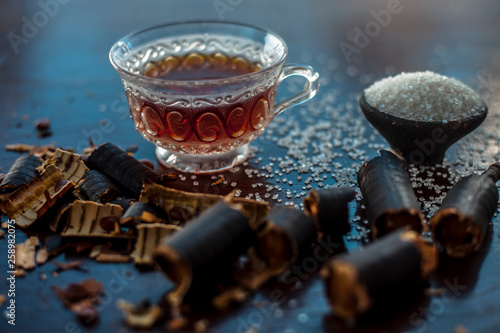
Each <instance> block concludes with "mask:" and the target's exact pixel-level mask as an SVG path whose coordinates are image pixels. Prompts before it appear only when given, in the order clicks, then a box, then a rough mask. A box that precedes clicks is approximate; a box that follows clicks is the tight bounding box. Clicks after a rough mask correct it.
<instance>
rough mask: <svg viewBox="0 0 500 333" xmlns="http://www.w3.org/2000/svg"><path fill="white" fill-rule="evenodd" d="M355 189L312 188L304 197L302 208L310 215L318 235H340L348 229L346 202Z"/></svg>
mask: <svg viewBox="0 0 500 333" xmlns="http://www.w3.org/2000/svg"><path fill="white" fill-rule="evenodd" d="M355 196H356V191H354V190H353V189H352V188H349V187H341V188H332V189H326V190H312V191H311V192H310V193H309V196H308V197H307V198H305V199H304V210H305V211H306V213H307V214H309V215H310V216H312V218H313V219H314V222H315V223H316V228H317V229H318V234H319V236H320V237H327V236H331V237H341V236H342V235H344V234H346V233H347V232H348V231H349V230H350V226H349V207H348V205H347V204H348V203H349V202H350V201H352V200H353V199H354V197H355Z"/></svg>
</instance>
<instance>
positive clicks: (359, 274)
mask: <svg viewBox="0 0 500 333" xmlns="http://www.w3.org/2000/svg"><path fill="white" fill-rule="evenodd" d="M401 230H402V229H401ZM437 254H438V252H437V249H436V248H435V247H434V245H432V244H430V243H427V242H425V241H424V240H422V239H421V238H420V237H419V234H418V233H417V232H415V231H413V230H406V231H398V232H394V233H391V234H389V235H386V236H384V237H382V238H380V239H379V240H377V241H374V242H373V243H371V244H369V245H367V246H366V247H365V248H364V249H362V250H358V251H356V252H352V253H348V254H341V255H338V256H336V257H334V258H333V259H332V260H331V261H329V262H328V263H326V264H325V266H324V268H323V269H322V272H321V273H322V276H323V278H324V281H325V285H326V293H327V296H328V299H329V301H330V305H331V307H332V310H333V312H334V313H335V314H336V315H338V316H340V317H342V318H345V319H353V318H355V317H357V316H358V315H361V314H363V313H366V312H367V311H368V310H370V309H371V308H373V307H374V306H376V305H377V304H378V303H385V302H387V301H388V300H391V299H394V298H398V297H401V295H407V294H409V293H411V292H414V291H415V290H418V288H420V287H421V286H422V284H423V283H422V282H423V281H425V280H426V279H427V278H428V276H429V274H430V273H431V272H432V271H433V270H434V269H435V268H436V267H437V261H438V255H437Z"/></svg>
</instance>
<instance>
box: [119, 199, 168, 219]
mask: <svg viewBox="0 0 500 333" xmlns="http://www.w3.org/2000/svg"><path fill="white" fill-rule="evenodd" d="M167 221H168V214H167V212H165V211H164V210H163V209H161V208H160V207H158V206H154V205H151V204H147V203H145V202H139V201H137V202H134V203H133V204H132V205H131V206H130V207H129V208H128V209H127V210H126V211H125V213H123V216H122V218H121V219H120V224H122V225H134V224H136V223H166V222H167Z"/></svg>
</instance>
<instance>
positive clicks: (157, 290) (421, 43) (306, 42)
mask: <svg viewBox="0 0 500 333" xmlns="http://www.w3.org/2000/svg"><path fill="white" fill-rule="evenodd" d="M41 2H42V3H45V2H47V3H54V2H55V3H59V2H57V0H54V1H49V0H46V1H44V0H42V1H41ZM61 2H64V4H59V5H58V8H56V7H51V10H52V14H53V15H46V18H47V20H46V21H47V22H45V23H46V24H41V25H42V26H40V27H39V28H37V31H31V34H30V35H29V36H27V35H25V36H23V30H22V29H23V24H24V25H26V20H28V21H30V22H33V19H34V18H35V19H38V20H41V21H38V23H39V24H40V23H44V20H43V17H42V16H43V15H42V14H40V11H43V8H42V7H41V6H40V4H39V2H38V1H13V0H12V1H3V2H0V46H1V47H0V137H1V141H0V142H1V144H2V145H4V144H9V143H18V142H23V143H29V144H50V143H52V142H54V143H55V144H56V145H57V146H61V147H75V148H77V149H78V150H79V151H81V150H82V148H83V147H85V146H86V144H87V137H88V136H89V135H92V136H93V139H94V142H95V143H96V144H100V143H103V142H107V141H111V142H113V143H115V144H117V145H120V146H122V147H129V146H132V145H138V146H139V150H138V152H137V154H136V157H138V158H149V159H154V151H153V146H152V144H150V143H148V142H146V141H145V140H143V139H142V138H141V136H140V135H139V134H138V133H137V132H136V131H135V130H134V127H133V124H132V121H131V120H130V119H129V117H128V110H127V108H126V102H125V98H124V93H123V89H122V85H121V82H120V80H119V77H118V74H117V73H115V72H114V70H113V69H112V67H111V65H110V64H109V61H108V51H109V48H110V47H111V45H112V44H113V43H114V42H115V41H116V40H117V39H119V38H120V37H121V36H123V35H125V34H127V33H129V32H131V31H133V30H137V29H140V28H144V27H148V26H151V25H156V24H160V23H164V22H173V21H179V20H192V19H216V20H218V19H222V20H230V21H238V22H245V23H250V24H254V25H259V26H263V27H267V28H269V29H271V30H273V31H275V32H277V33H278V34H280V35H281V36H282V37H283V38H284V39H285V40H286V41H287V43H288V46H289V50H290V53H289V61H288V62H301V63H307V64H310V65H312V66H314V67H315V68H316V69H317V70H318V71H319V72H320V75H321V76H322V87H321V88H320V93H319V94H318V96H316V98H315V101H314V102H313V103H314V104H310V107H308V106H307V104H305V105H303V106H300V107H296V108H294V109H292V110H288V111H287V112H286V113H285V114H283V115H280V116H279V117H278V118H277V119H276V120H275V122H276V124H275V125H273V126H272V127H271V128H270V130H269V131H268V133H267V134H264V135H263V136H262V137H261V138H259V139H258V140H257V141H256V142H255V143H254V147H256V149H257V151H256V154H255V156H253V157H252V158H251V159H250V160H249V161H248V163H247V164H246V165H244V166H241V167H240V168H239V171H235V170H233V172H225V173H224V176H225V178H226V181H227V184H225V185H223V186H221V187H211V186H210V183H211V182H212V181H213V180H212V179H211V177H197V178H196V179H192V178H191V175H185V177H186V178H185V180H182V179H184V178H181V180H179V181H178V182H176V183H175V185H174V186H176V187H179V188H184V189H188V190H191V191H198V192H210V193H221V194H223V193H227V192H229V191H231V190H232V189H234V188H239V189H241V191H242V192H241V196H243V197H244V196H247V195H249V194H252V195H253V197H255V194H256V193H258V194H259V195H260V196H261V197H262V198H265V195H266V193H269V194H270V195H269V196H268V198H266V200H269V201H270V203H271V204H272V205H284V204H285V203H287V204H289V205H299V204H300V202H301V201H302V199H303V196H301V194H300V193H301V192H304V191H306V190H308V188H307V185H308V183H307V179H308V178H309V177H310V176H313V177H312V178H313V179H312V181H311V183H310V185H311V188H318V187H320V186H331V185H334V184H337V183H342V182H345V183H347V184H348V185H349V184H350V185H351V186H354V184H355V178H354V176H353V173H352V170H356V169H357V168H358V167H359V165H360V164H361V163H362V162H363V161H365V160H367V159H369V158H372V157H374V156H376V155H377V154H378V149H380V148H386V147H387V146H386V144H385V142H384V140H383V139H382V138H381V137H380V136H379V135H378V134H377V133H376V132H374V131H373V129H372V128H371V127H370V126H369V124H368V123H367V122H366V121H365V120H364V118H363V117H362V114H361V112H360V111H359V107H358V105H357V98H358V97H359V94H360V93H361V91H362V89H364V88H365V87H367V86H368V85H369V84H370V83H371V82H373V81H374V80H376V79H378V78H381V77H383V76H386V75H387V74H395V73H398V72H401V71H416V70H427V69H431V70H434V71H437V72H439V73H442V74H445V75H449V76H453V77H456V78H458V79H461V80H463V81H464V82H466V83H467V84H469V85H471V86H472V87H473V88H475V89H476V90H478V92H480V94H481V95H482V96H483V98H484V99H485V100H486V102H487V104H488V105H489V108H490V114H489V116H488V118H487V120H486V122H485V124H483V126H482V127H481V128H480V131H478V132H477V133H476V134H475V135H473V136H472V137H471V138H468V139H467V140H466V141H464V142H463V143H461V144H457V145H455V146H454V147H452V148H451V149H450V151H449V152H448V153H447V159H448V164H446V166H445V168H444V169H443V170H441V171H442V172H443V173H449V174H450V175H452V176H453V175H457V174H458V175H462V174H467V173H470V172H472V171H473V168H474V167H478V169H484V167H485V166H486V165H488V163H492V162H493V161H494V160H498V149H499V148H498V144H499V142H498V134H497V133H498V128H499V126H500V123H499V117H498V114H499V113H500V109H499V107H500V81H499V80H500V76H499V74H500V72H499V71H500V61H499V59H500V21H499V20H498V16H499V14H500V3H496V2H493V1H486V0H484V1H474V2H468V1H465V0H447V1H410V0H401V5H400V7H398V8H401V13H399V14H396V15H392V17H391V19H390V20H389V21H388V24H386V26H385V27H381V29H380V32H379V33H377V34H375V35H374V36H373V37H371V38H370V41H369V43H368V42H367V43H366V44H367V45H366V46H364V47H363V48H360V49H358V51H359V52H358V54H357V55H356V57H354V59H352V62H351V63H350V64H349V63H348V61H347V59H346V57H344V55H343V54H342V52H341V49H340V47H339V45H340V44H341V43H342V42H346V43H350V44H351V45H352V44H353V43H352V42H351V41H349V36H351V34H352V31H353V29H354V28H355V27H360V28H361V29H364V28H365V26H366V24H367V23H369V22H370V21H373V20H374V17H373V15H372V14H371V11H372V10H375V11H377V12H378V11H380V10H382V9H386V8H387V5H386V4H385V2H384V1H371V2H368V1H352V0H349V1H348V0H342V1H340V0H339V1H320V0H314V1H307V2H306V1H285V0H280V1H272V2H267V1H255V0H253V1H250V0H241V1H228V0H221V1H194V0H193V1H164V0H163V1H159V0H158V1H143V2H138V1H131V0H126V1H116V0H115V1H97V0H89V1H76V0H69V1H61ZM221 3H222V4H226V6H225V7H219V13H218V11H217V9H216V8H217V5H219V6H220V4H221ZM220 8H225V9H220ZM224 10H225V11H224ZM222 11H223V12H222ZM219 14H220V15H219ZM37 15H38V16H37ZM40 15H42V16H40ZM23 17H24V18H25V20H24V21H22V18H23ZM10 32H14V33H15V34H17V35H18V36H19V37H20V38H25V39H24V40H23V43H21V44H19V45H18V50H17V52H15V47H13V46H12V44H11V43H10V42H9V38H8V37H9V36H11V38H12V36H13V35H12V34H10V35H9V33H10ZM295 87H296V83H295V82H291V83H286V84H284V85H283V87H282V89H280V94H281V95H285V94H287V91H288V90H291V91H292V90H293V89H295ZM332 107H333V108H335V110H333V111H332V109H331V108H332ZM42 117H49V118H50V119H51V121H52V130H53V133H54V134H53V136H51V137H48V138H42V139H40V138H38V137H37V135H36V131H35V129H34V127H33V121H34V120H36V119H38V118H42ZM321 122H324V123H325V124H327V125H325V126H327V128H328V126H330V127H331V128H332V131H334V132H335V133H338V134H339V135H340V137H339V138H338V140H340V142H341V145H336V144H335V142H334V141H333V142H332V143H333V144H331V145H325V144H321V137H316V138H315V140H316V141H314V140H313V142H311V143H310V145H311V147H310V149H309V150H308V152H307V153H305V155H304V156H305V157H306V159H308V160H312V159H313V157H314V155H316V156H319V157H321V156H323V155H322V154H324V153H325V151H322V149H327V150H328V153H329V154H330V153H331V152H332V151H333V152H335V153H338V156H337V157H335V158H331V155H330V159H329V160H328V163H330V164H331V166H332V170H331V171H329V172H321V173H320V176H321V179H320V178H317V179H316V180H315V179H314V178H315V177H314V176H316V175H313V173H314V170H313V171H311V170H305V171H304V173H302V174H298V173H297V172H296V171H292V172H291V173H290V174H284V175H281V176H280V175H279V173H280V172H281V171H279V164H280V160H274V158H278V157H282V158H283V160H292V164H293V163H295V165H297V164H298V162H297V158H295V160H294V157H290V156H291V155H290V151H289V150H288V149H287V148H286V144H280V141H279V140H278V139H282V138H284V137H286V136H287V135H288V134H289V133H291V132H293V131H294V128H289V127H287V126H288V125H289V124H292V125H293V124H297V123H298V124H301V126H303V127H302V128H303V129H304V130H306V129H307V128H310V126H312V125H311V124H313V125H314V124H318V123H321ZM103 124H107V125H106V126H104V127H103ZM308 126H309V127H308ZM299 128H301V127H299ZM298 132H299V133H300V130H298ZM294 133H295V134H294V135H296V136H300V135H298V134H297V132H294ZM273 138H274V139H275V140H273ZM276 138H278V139H276ZM355 138H358V139H359V138H361V139H363V138H365V139H366V141H364V142H361V144H360V145H359V146H358V149H359V154H354V155H353V154H351V153H353V151H351V150H349V149H347V150H346V147H348V146H349V145H351V146H352V145H353V144H354V143H353V142H350V141H346V139H349V140H353V139H355ZM330 139H331V138H330ZM314 147H319V148H318V149H314ZM327 155H328V154H327ZM285 156H288V157H287V158H285ZM17 157H18V154H16V153H12V152H6V151H4V150H0V172H6V171H7V170H8V169H9V168H10V166H11V165H12V163H13V161H14V160H15V159H16V158H17ZM271 162H272V163H274V164H273V166H271V172H272V173H273V174H274V176H273V177H272V178H271V177H270V176H269V174H268V175H267V176H262V174H264V173H263V172H262V170H263V169H262V168H263V167H265V166H266V165H269V163H271ZM316 167H317V165H316V166H315V168H316ZM249 170H257V171H256V172H257V173H259V174H261V175H260V176H257V175H256V173H254V171H252V174H250V172H247V171H249ZM259 170H260V171H259ZM275 170H278V173H275ZM346 170H347V171H346ZM438 171H439V170H438ZM249 174H250V175H249ZM424 174H425V172H424ZM253 175H256V176H253ZM323 175H325V179H323V177H322V176H323ZM283 178H287V180H286V181H284V180H283ZM278 180H279V183H278ZM290 180H291V181H292V182H293V183H288V181H290ZM320 182H321V183H323V184H320ZM195 184H198V185H195ZM268 185H271V186H273V188H271V187H268ZM288 191H290V195H287V194H288V193H287V192H288ZM293 191H297V192H296V193H293ZM429 195H431V194H429V193H427V192H426V191H423V193H422V195H421V196H422V197H423V198H424V199H426V200H428V199H429V197H428V196H429ZM426 196H427V197H426ZM350 208H351V217H352V219H353V221H354V222H353V229H352V232H351V235H348V236H347V237H346V244H347V248H348V249H349V250H352V249H354V248H357V247H359V246H360V245H361V242H359V241H356V240H353V239H356V235H358V234H360V233H361V234H362V233H363V228H362V220H363V210H362V208H361V202H359V201H358V202H357V203H356V204H352V205H351V207H350ZM5 219H6V218H5V217H3V218H2V221H4V220H5ZM498 223H499V219H498V218H497V217H495V218H494V220H493V222H492V229H491V230H490V232H491V233H490V236H489V237H488V240H487V242H486V244H485V246H484V248H483V250H482V251H481V252H480V253H478V254H477V255H474V256H473V257H471V258H469V259H465V260H449V259H446V258H443V260H442V261H441V263H440V267H439V269H438V271H437V272H436V273H435V274H434V275H433V276H432V278H431V282H430V283H431V286H432V287H435V288H445V290H447V292H448V293H447V294H446V295H447V296H448V297H447V298H446V299H445V298H443V297H442V296H422V297H421V298H420V299H417V300H409V301H408V302H407V303H405V304H396V305H395V306H394V308H393V309H382V311H378V312H376V313H373V314H371V315H370V316H368V317H367V318H363V319H362V320H361V321H359V322H358V323H357V324H356V323H345V322H343V321H341V320H339V319H337V318H335V317H334V316H332V315H331V314H330V311H329V307H328V304H327V300H326V298H325V295H324V291H323V284H322V281H321V279H320V277H319V275H318V273H317V272H313V273H311V274H305V273H300V274H299V275H298V276H295V278H294V279H292V278H291V277H289V278H288V279H285V281H281V282H279V281H274V282H271V283H269V284H268V285H267V286H266V287H265V288H263V289H262V290H261V291H259V292H258V293H257V294H255V295H253V296H252V297H251V298H250V299H249V300H248V301H247V302H245V303H244V304H243V305H242V306H241V307H238V308H237V309H235V310H233V311H231V312H229V313H227V314H224V315H216V316H214V315H210V317H209V318H210V330H211V331H214V332H242V331H244V330H245V329H248V328H249V325H250V324H256V325H257V326H258V327H259V328H260V331H262V332H287V333H292V332H453V331H454V329H455V327H457V325H459V324H460V325H463V326H464V327H466V328H467V330H468V331H469V332H498V331H499V329H500V316H499V312H500V303H499V299H500V258H499V256H500V238H499V232H500V230H499V229H498V228H499V224H498ZM17 240H18V241H22V240H24V235H23V233H22V232H20V231H18V232H17ZM0 254H1V256H0V277H1V282H0V294H6V290H7V283H6V280H5V276H6V271H7V268H6V264H7V260H6V256H7V251H6V241H5V239H0ZM70 259H71V258H70V257H68V256H64V255H61V256H59V257H58V258H57V260H59V261H64V260H70ZM89 265H90V267H91V272H79V271H68V272H63V273H61V274H60V275H59V276H57V277H54V276H53V275H52V272H53V271H54V269H55V266H54V265H53V264H51V263H50V262H49V263H46V264H45V265H43V266H41V267H38V268H36V269H35V270H33V271H31V272H28V274H27V276H26V277H24V278H18V279H17V292H16V304H17V312H16V319H17V320H16V326H15V327H12V326H10V325H7V323H6V320H5V318H4V317H3V315H2V316H0V331H1V332H34V331H37V332H53V333H56V332H57V333H60V332H83V331H86V330H90V331H93V332H127V331H131V329H129V328H127V327H126V326H125V325H124V323H123V319H122V316H121V314H120V313H119V311H118V310H117V308H116V306H115V302H116V300H117V299H120V298H122V299H126V300H129V301H132V302H139V301H141V300H142V299H144V298H149V299H150V300H152V301H153V302H156V301H158V300H159V299H160V298H161V297H162V296H163V295H164V294H165V292H166V291H168V290H169V289H170V288H171V287H172V284H171V283H170V282H169V281H168V280H167V279H165V278H164V276H162V274H160V273H158V272H140V271H138V270H137V269H136V268H135V267H134V265H133V264H97V263H93V262H90V263H89ZM41 274H46V275H47V277H48V279H47V281H43V280H42V279H41V278H40V275H41ZM89 277H94V278H96V279H98V280H100V281H102V282H103V284H104V286H105V289H106V297H104V298H103V299H102V300H101V302H100V304H99V309H100V311H101V319H100V322H99V323H98V324H97V325H96V326H94V327H92V328H90V329H88V328H84V327H83V326H81V325H80V324H78V323H77V322H76V319H75V317H74V315H73V314H72V313H71V312H69V311H68V310H66V309H64V307H63V305H62V304H61V303H60V302H59V301H58V300H56V299H55V295H54V293H53V291H52V290H51V289H50V286H51V285H60V286H65V285H67V284H68V283H70V282H75V281H80V280H83V279H85V278H89ZM296 281H300V283H299V284H296ZM454 283H455V284H458V285H460V286H461V287H460V288H459V289H457V290H453V288H451V287H450V284H451V285H453V284H454ZM276 289H279V290H281V291H283V295H284V296H283V298H280V301H281V304H279V305H278V306H277V307H270V306H269V304H270V300H271V295H273V291H275V290H276ZM454 292H455V293H454ZM450 295H451V297H450ZM4 308H5V305H4V306H3V308H2V314H3V312H4ZM257 326H256V327H255V329H257ZM155 330H157V331H160V330H161V326H159V327H157V328H155Z"/></svg>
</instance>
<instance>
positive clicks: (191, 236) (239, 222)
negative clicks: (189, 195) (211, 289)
mask: <svg viewBox="0 0 500 333" xmlns="http://www.w3.org/2000/svg"><path fill="white" fill-rule="evenodd" d="M255 242H256V235H255V233H254V231H253V229H252V228H251V226H250V223H249V218H248V216H247V214H246V212H245V211H244V210H243V209H242V206H241V205H238V204H234V203H233V202H231V201H230V199H229V198H225V199H224V200H220V201H219V202H217V203H216V204H214V205H213V206H212V207H210V208H208V209H207V210H205V211H203V212H202V213H201V214H200V215H199V216H198V217H196V218H195V219H194V220H193V221H191V222H190V223H189V224H187V226H186V227H185V228H183V229H182V230H180V231H178V232H176V233H175V234H174V235H172V236H171V237H168V238H166V239H164V240H162V242H161V244H160V245H158V246H157V247H156V249H155V251H154V254H153V257H154V260H155V262H156V263H157V264H158V266H159V267H160V268H161V269H162V270H163V272H164V273H165V274H166V275H167V277H169V278H170V279H171V280H172V281H173V282H175V283H176V284H177V287H176V289H175V290H173V291H172V292H171V293H170V294H169V300H170V302H171V303H172V304H173V305H174V306H175V305H179V304H180V303H181V302H182V300H183V298H184V295H185V294H186V292H187V291H188V290H189V288H190V286H191V284H192V283H193V281H197V282H200V283H205V284H212V283H217V281H220V279H221V277H222V278H223V277H225V275H228V274H230V269H231V266H232V265H231V264H232V263H233V262H234V261H235V260H236V259H237V258H238V257H239V256H240V255H241V254H243V253H245V252H246V251H247V250H248V248H249V247H250V246H252V245H254V244H255Z"/></svg>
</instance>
